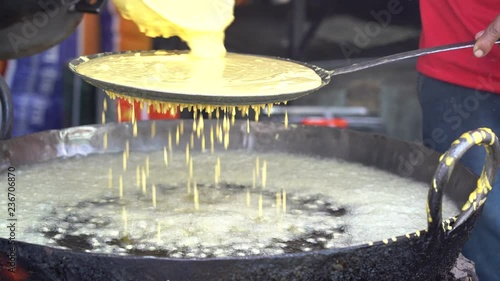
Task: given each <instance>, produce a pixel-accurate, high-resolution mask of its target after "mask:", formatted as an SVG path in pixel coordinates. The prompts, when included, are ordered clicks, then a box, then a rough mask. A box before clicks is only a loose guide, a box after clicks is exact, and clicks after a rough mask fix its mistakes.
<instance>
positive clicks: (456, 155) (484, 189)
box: [427, 128, 500, 239]
mask: <svg viewBox="0 0 500 281" xmlns="http://www.w3.org/2000/svg"><path fill="white" fill-rule="evenodd" d="M475 145H481V146H484V148H485V149H486V161H485V164H484V166H483V170H482V172H481V175H480V176H479V179H478V181H477V187H476V189H475V190H474V191H473V192H472V193H471V194H470V195H469V198H468V200H467V202H466V203H465V205H464V206H463V207H462V211H461V213H460V214H459V215H458V217H457V218H456V220H455V221H454V223H453V225H452V226H451V225H450V224H449V223H448V222H447V223H444V224H443V222H442V201H443V190H444V188H445V186H446V185H447V184H448V180H449V179H450V176H451V173H452V171H453V168H454V166H455V163H457V161H458V160H459V159H460V158H461V157H462V156H463V155H464V154H465V152H467V151H468V150H469V149H470V148H472V147H473V146H475ZM499 159H500V144H499V142H498V138H497V136H496V135H495V134H494V133H493V132H492V131H491V130H490V129H488V128H479V129H477V130H473V131H469V132H467V133H464V134H463V135H462V136H461V137H460V138H459V139H457V140H456V141H454V142H453V143H452V144H451V147H450V148H449V149H448V151H446V152H445V153H444V154H443V155H442V156H441V158H440V159H439V165H438V167H437V169H436V172H435V174H434V178H433V180H432V185H431V188H430V189H429V194H428V197H427V223H428V228H427V229H428V233H429V235H430V238H431V239H432V238H436V237H440V236H441V235H444V234H445V233H446V232H449V231H452V230H453V229H455V228H456V227H458V226H459V225H461V224H462V223H463V222H464V221H465V220H467V218H469V217H470V216H471V215H472V214H473V213H474V212H475V211H476V210H477V209H478V207H479V206H481V205H482V204H483V203H484V201H485V200H486V196H487V194H488V192H490V191H491V189H492V183H493V182H495V178H496V176H497V172H498V167H499Z"/></svg>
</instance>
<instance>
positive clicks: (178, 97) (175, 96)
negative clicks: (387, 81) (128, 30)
mask: <svg viewBox="0 0 500 281" xmlns="http://www.w3.org/2000/svg"><path fill="white" fill-rule="evenodd" d="M474 44H475V41H472V42H465V43H458V44H451V45H443V46H437V47H432V48H424V49H418V50H413V51H408V52H403V53H399V54H394V55H390V56H386V57H382V58H378V59H374V60H369V61H366V62H362V63H357V64H352V65H348V66H345V67H341V68H337V69H333V70H325V69H322V68H320V67H317V66H314V65H311V64H307V63H302V62H297V61H292V60H288V59H282V58H274V57H265V56H255V55H239V54H233V55H239V56H246V57H247V58H248V59H249V61H251V60H259V59H262V58H265V59H266V60H268V61H267V63H269V64H270V63H273V61H274V62H279V61H280V60H281V61H282V60H285V61H286V62H287V63H290V64H296V65H299V66H301V67H304V66H305V67H307V68H309V69H311V70H312V71H314V73H313V75H314V74H316V75H317V76H318V78H319V79H320V82H321V83H319V85H317V84H311V85H309V84H307V86H303V85H302V84H300V83H298V85H300V86H301V87H300V88H299V87H297V88H298V89H293V90H292V89H289V88H280V87H277V86H275V84H276V83H277V82H276V81H273V82H270V83H268V84H269V85H265V86H266V87H273V86H274V87H275V89H274V91H273V93H272V94H269V93H266V92H264V93H261V92H260V91H256V92H253V91H248V92H245V93H238V95H221V94H220V93H219V92H218V91H214V90H211V91H210V92H207V91H206V90H201V91H200V90H198V91H200V92H199V93H198V92H197V93H183V92H168V91H159V90H151V89H147V88H144V86H140V85H138V86H135V85H121V84H119V83H116V81H107V80H104V79H102V78H101V77H99V75H98V74H95V73H87V74H82V73H80V72H79V70H78V69H79V66H82V65H84V64H86V63H89V62H99V63H100V62H101V61H100V60H101V59H103V58H109V60H106V61H105V62H102V63H103V64H107V65H109V66H110V69H113V66H114V64H116V63H118V64H119V63H120V58H122V59H124V58H125V57H132V56H172V55H176V54H184V53H187V52H180V51H167V52H163V53H162V52H158V51H126V52H110V53H101V54H94V55H90V56H82V57H79V58H76V59H74V60H72V61H71V62H70V63H69V67H70V69H71V70H72V71H74V72H75V73H76V74H77V75H79V76H80V77H81V78H82V79H83V80H85V81H87V82H88V83H90V84H92V85H93V86H95V87H97V88H100V89H103V90H105V91H110V92H113V93H116V94H120V95H123V96H127V97H131V98H137V99H145V100H150V101H160V102H167V103H178V104H206V105H215V106H235V105H239V106H245V105H263V104H272V103H281V102H284V101H289V100H294V99H297V98H300V97H302V96H305V95H307V94H310V93H312V92H315V91H317V90H319V89H320V88H322V87H324V86H325V85H327V84H328V83H330V79H331V77H332V76H335V75H341V74H347V73H351V72H355V71H360V70H363V69H367V68H371V67H375V66H379V65H383V64H387V63H393V62H397V61H401V60H405V59H409V58H414V57H419V56H423V55H430V54H435V53H440V52H447V51H453V50H460V49H465V48H472V47H473V46H474ZM495 44H500V41H497V42H496V43H495ZM225 59H226V61H225V62H224V63H225V66H227V67H230V69H233V70H234V69H235V68H236V69H237V71H238V74H239V75H240V76H241V77H246V76H250V77H254V75H255V67H252V65H247V64H242V63H241V62H240V61H239V60H237V59H234V60H233V59H232V57H231V56H226V58H225ZM191 63H192V60H191V61H187V60H186V67H188V66H189V64H191ZM248 64H250V63H248ZM136 65H137V66H138V68H137V69H133V67H135V66H136ZM136 65H134V66H131V67H132V68H129V69H127V71H125V72H123V73H115V74H116V75H120V76H122V77H126V78H128V80H130V81H136V80H137V73H142V71H144V70H143V68H142V69H141V68H140V65H139V64H136ZM269 68H271V67H269ZM162 75H166V76H169V75H170V76H173V73H163V74H162ZM259 75H260V79H259V80H260V81H259V84H260V83H262V81H266V79H267V77H268V76H272V75H276V74H275V73H272V72H271V73H267V72H266V67H263V68H259ZM144 78H147V77H144ZM300 78H302V77H301V74H300V73H299V72H297V73H286V75H285V76H284V77H283V78H281V80H279V82H280V83H290V84H292V85H297V82H295V79H300ZM233 79H234V78H232V77H231V78H229V79H225V78H221V79H220V81H219V80H217V82H219V83H220V85H222V86H221V87H227V85H230V86H245V85H247V84H242V85H237V84H236V85H235V83H234V81H233ZM180 82H185V81H180ZM254 82H255V81H250V82H241V83H250V84H248V85H251V84H253V83H254ZM169 83H170V81H169ZM172 83H173V84H174V85H175V84H177V83H179V82H177V81H175V82H172ZM191 83H193V82H191ZM200 83H202V82H200ZM203 83H207V81H206V80H205V81H204V82H203ZM313 85H314V86H313ZM203 91H205V92H203Z"/></svg>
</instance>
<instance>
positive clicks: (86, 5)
mask: <svg viewBox="0 0 500 281" xmlns="http://www.w3.org/2000/svg"><path fill="white" fill-rule="evenodd" d="M91 2H92V1H91V0H80V1H78V3H76V4H75V6H74V7H73V9H74V10H75V11H78V12H81V13H91V14H97V13H99V12H100V11H101V9H102V7H103V6H104V3H106V0H96V1H95V3H91Z"/></svg>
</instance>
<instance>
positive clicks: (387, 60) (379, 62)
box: [330, 40, 500, 76]
mask: <svg viewBox="0 0 500 281" xmlns="http://www.w3.org/2000/svg"><path fill="white" fill-rule="evenodd" d="M474 44H476V41H470V42H465V43H458V44H451V45H444V46H438V47H432V48H424V49H418V50H413V51H408V52H404V53H399V54H394V55H390V56H386V57H382V58H378V59H374V60H369V61H366V62H361V63H355V64H352V65H348V66H344V67H339V68H337V69H334V70H331V71H330V76H335V75H340V74H345V73H350V72H354V71H359V70H363V69H367V68H371V67H374V66H378V65H382V64H387V63H392V62H396V61H400V60H405V59H409V58H415V57H420V56H424V55H430V54H435V53H441V52H446V51H454V50H460V49H466V48H472V47H474ZM495 44H500V40H498V41H496V42H495Z"/></svg>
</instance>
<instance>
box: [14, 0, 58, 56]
mask: <svg viewBox="0 0 500 281" xmlns="http://www.w3.org/2000/svg"><path fill="white" fill-rule="evenodd" d="M67 1H68V0H61V1H56V0H38V2H37V4H38V6H39V7H40V8H41V10H40V11H38V12H36V13H35V14H34V15H33V18H32V19H31V20H28V18H26V17H24V18H23V19H22V27H21V30H20V33H21V34H18V33H14V32H10V33H9V34H8V35H7V37H8V39H9V42H10V45H11V46H12V48H13V49H14V52H16V53H18V52H19V47H20V46H21V45H23V44H27V43H28V42H29V40H30V39H33V38H34V37H35V36H36V35H37V34H38V32H39V30H40V28H43V27H45V26H46V25H47V24H48V23H49V20H50V19H52V18H54V17H55V16H56V15H57V13H59V11H60V10H61V4H60V3H62V5H64V4H65V2H67Z"/></svg>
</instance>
